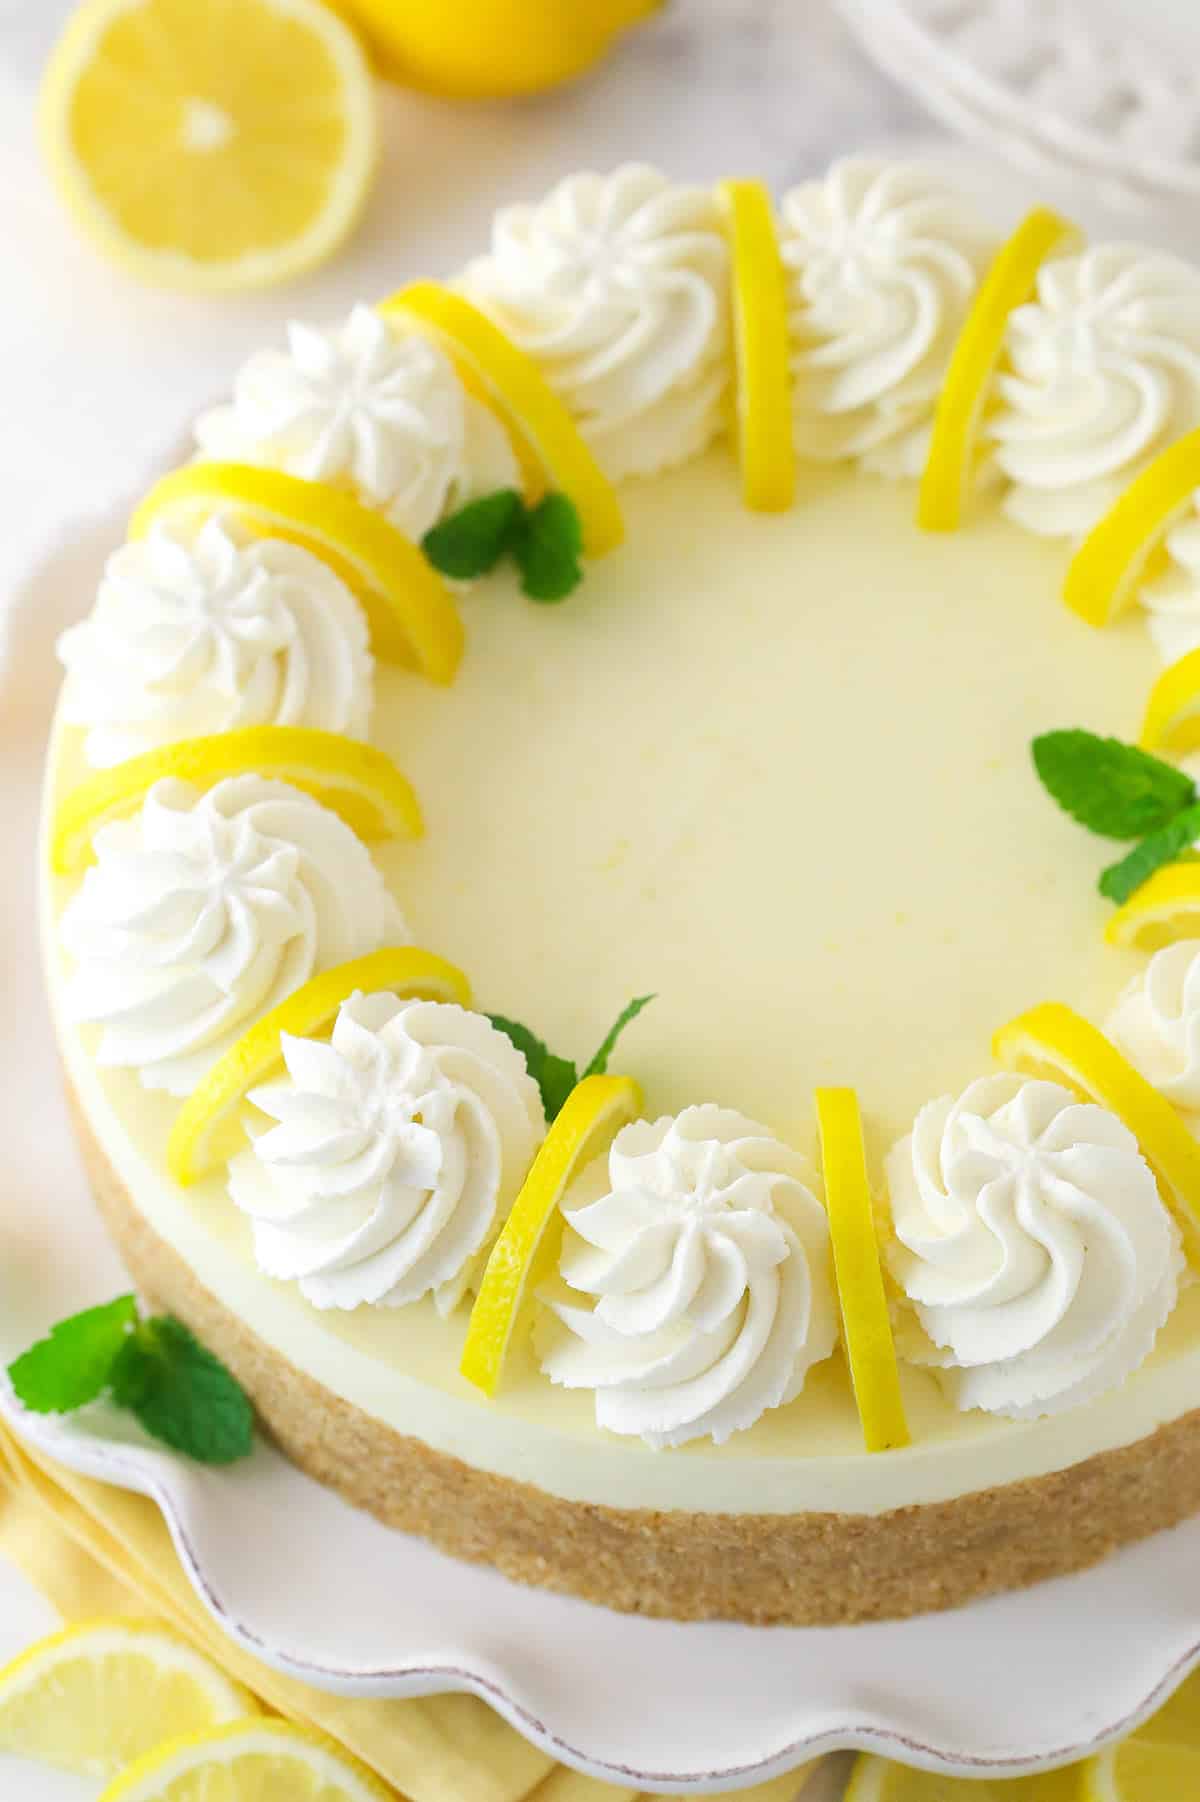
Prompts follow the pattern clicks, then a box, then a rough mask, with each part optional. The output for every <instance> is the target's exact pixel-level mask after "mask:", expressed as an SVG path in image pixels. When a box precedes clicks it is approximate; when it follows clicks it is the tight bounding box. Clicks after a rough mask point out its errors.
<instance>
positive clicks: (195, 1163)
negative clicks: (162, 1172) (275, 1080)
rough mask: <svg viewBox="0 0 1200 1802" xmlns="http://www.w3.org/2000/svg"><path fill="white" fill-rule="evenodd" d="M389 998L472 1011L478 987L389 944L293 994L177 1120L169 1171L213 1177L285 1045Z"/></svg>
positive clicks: (433, 960) (434, 960) (250, 1031)
mask: <svg viewBox="0 0 1200 1802" xmlns="http://www.w3.org/2000/svg"><path fill="white" fill-rule="evenodd" d="M360 989H361V990H362V992H363V993H364V994H378V993H379V992H380V991H384V992H386V993H388V994H392V995H396V996H399V997H400V998H401V999H404V998H406V997H409V996H420V997H421V999H422V1000H425V1001H455V1002H457V1003H458V1005H459V1006H460V1007H470V1005H471V987H470V984H469V983H468V981H467V979H466V977H465V976H464V975H463V973H462V971H461V970H460V969H458V968H457V967H456V966H455V965H454V964H451V963H447V962H446V960H445V958H444V957H438V956H437V955H436V953H434V952H432V951H422V950H421V949H420V948H419V947H418V946H416V945H389V946H385V947H384V948H383V949H382V950H381V951H369V952H368V953H367V955H366V956H365V957H354V958H351V959H350V961H349V962H348V963H344V964H337V965H335V967H334V968H333V969H332V970H323V971H322V972H321V973H320V975H318V976H313V977H311V978H310V980H309V981H308V982H306V983H304V984H302V985H301V987H300V988H298V989H294V990H293V991H292V993H291V994H290V995H288V996H287V997H286V998H285V999H284V1000H283V1001H281V1002H279V1004H278V1005H277V1006H276V1007H273V1008H271V1010H270V1012H269V1013H265V1014H263V1016H262V1018H261V1019H259V1020H256V1021H255V1022H254V1024H253V1026H249V1027H247V1029H246V1031H245V1032H244V1033H243V1034H242V1036H241V1038H240V1039H238V1040H237V1041H236V1043H235V1044H233V1045H231V1046H230V1047H229V1049H228V1051H226V1052H225V1053H224V1054H223V1055H222V1056H221V1057H219V1058H218V1059H217V1061H216V1063H215V1064H214V1065H213V1067H212V1069H211V1070H210V1071H209V1072H208V1074H207V1075H206V1076H204V1077H203V1078H202V1079H201V1081H200V1083H199V1085H198V1086H197V1087H196V1088H195V1089H193V1091H192V1093H191V1094H190V1095H189V1096H188V1098H187V1100H186V1101H185V1102H184V1104H183V1106H182V1107H181V1108H180V1110H179V1112H178V1113H177V1114H176V1116H175V1124H174V1125H173V1126H172V1128H171V1136H170V1138H169V1139H168V1140H167V1168H168V1169H169V1170H170V1172H171V1175H172V1176H173V1177H174V1178H175V1181H176V1182H177V1183H180V1184H182V1185H183V1187H184V1188H187V1187H188V1186H189V1185H190V1184H192V1183H195V1182H199V1181H200V1179H201V1177H203V1176H207V1175H208V1173H209V1171H210V1170H214V1169H215V1168H216V1167H217V1165H218V1164H220V1163H221V1162H222V1161H223V1160H224V1157H225V1156H227V1155H228V1151H229V1148H230V1147H231V1146H232V1145H233V1144H234V1143H235V1142H236V1141H240V1138H241V1134H240V1131H238V1130H236V1129H237V1125H238V1115H239V1113H240V1110H241V1105H242V1103H243V1101H244V1100H245V1099H246V1096H247V1094H248V1093H249V1091H250V1090H251V1089H252V1088H254V1087H255V1085H256V1084H257V1083H260V1082H263V1081H265V1079H266V1078H267V1077H268V1076H269V1075H270V1074H271V1072H272V1071H273V1070H274V1069H275V1068H276V1066H277V1065H278V1064H279V1061H280V1059H281V1057H282V1056H283V1052H282V1050H281V1047H280V1038H281V1035H282V1034H283V1033H285V1032H286V1033H290V1034H291V1036H292V1037H293V1038H297V1039H303V1038H311V1037H312V1036H313V1034H314V1033H318V1032H320V1031H321V1030H322V1028H324V1027H326V1026H328V1025H329V1024H330V1023H331V1022H332V1020H333V1019H334V1018H335V1016H336V1014H337V1011H338V1009H339V1007H341V1005H342V1003H343V1001H348V1000H349V998H350V996H351V995H354V994H357V993H358V991H359V990H360Z"/></svg>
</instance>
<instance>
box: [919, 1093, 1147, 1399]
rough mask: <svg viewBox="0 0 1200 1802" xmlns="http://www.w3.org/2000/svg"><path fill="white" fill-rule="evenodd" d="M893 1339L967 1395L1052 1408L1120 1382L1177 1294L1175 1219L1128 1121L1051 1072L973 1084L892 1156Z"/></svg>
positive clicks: (952, 1391)
mask: <svg viewBox="0 0 1200 1802" xmlns="http://www.w3.org/2000/svg"><path fill="white" fill-rule="evenodd" d="M887 1172H888V1182H889V1187H890V1191H891V1205H892V1217H893V1222H894V1225H895V1232H896V1242H895V1244H894V1245H893V1246H892V1247H891V1251H890V1264H891V1269H892V1274H893V1276H894V1277H895V1279H896V1281H897V1282H898V1284H899V1285H900V1287H901V1288H902V1289H903V1291H904V1293H905V1295H906V1296H907V1297H908V1299H909V1301H910V1302H911V1304H912V1308H913V1311H914V1312H915V1316H916V1321H917V1322H919V1327H920V1329H922V1330H921V1331H920V1332H918V1331H916V1330H915V1323H913V1322H911V1321H910V1322H908V1323H907V1326H908V1330H907V1331H906V1330H904V1327H905V1323H902V1326H901V1331H900V1333H899V1334H898V1344H899V1347H900V1349H901V1351H902V1354H903V1355H906V1356H908V1357H909V1358H910V1359H911V1360H912V1361H913V1362H915V1363H921V1362H924V1363H928V1364H932V1365H936V1366H940V1371H939V1374H940V1376H941V1380H942V1382H943V1384H944V1386H945V1388H946V1390H947V1393H948V1395H949V1397H950V1399H951V1400H952V1401H953V1403H954V1404H955V1406H957V1407H959V1408H983V1409H986V1410H987V1411H988V1412H990V1413H994V1414H1003V1415H1007V1416H1009V1417H1010V1418H1012V1419H1015V1420H1032V1419H1035V1418H1037V1417H1038V1416H1040V1415H1044V1414H1055V1413H1059V1412H1061V1411H1063V1410H1064V1409H1067V1408H1072V1407H1075V1406H1077V1405H1078V1404H1079V1403H1081V1402H1084V1401H1088V1400H1090V1399H1091V1398H1092V1397H1093V1396H1097V1395H1102V1394H1103V1393H1104V1392H1105V1391H1106V1390H1109V1389H1112V1388H1115V1387H1116V1386H1117V1385H1118V1384H1119V1383H1121V1382H1123V1381H1124V1380H1125V1378H1126V1377H1128V1376H1129V1375H1130V1374H1131V1373H1132V1372H1133V1371H1134V1370H1136V1369H1137V1367H1138V1365H1139V1364H1141V1363H1142V1361H1143V1359H1144V1358H1146V1357H1147V1355H1148V1354H1149V1352H1150V1350H1151V1349H1152V1347H1153V1345H1154V1340H1155V1337H1156V1335H1157V1333H1158V1330H1159V1328H1160V1327H1161V1326H1162V1324H1163V1322H1164V1321H1165V1320H1166V1318H1167V1316H1168V1315H1169V1314H1170V1312H1171V1310H1172V1308H1173V1307H1174V1306H1175V1301H1176V1297H1177V1293H1178V1286H1179V1279H1180V1275H1181V1272H1182V1269H1183V1254H1182V1250H1181V1245H1180V1236H1179V1230H1178V1228H1177V1227H1176V1225H1175V1223H1174V1221H1173V1220H1172V1218H1171V1216H1170V1215H1169V1213H1168V1212H1167V1210H1166V1208H1165V1207H1164V1206H1163V1203H1162V1201H1161V1199H1160V1197H1159V1193H1158V1187H1157V1184H1156V1183H1155V1180H1154V1177H1153V1175H1152V1174H1151V1172H1150V1169H1149V1167H1148V1165H1147V1164H1146V1163H1145V1161H1144V1159H1143V1158H1142V1156H1141V1154H1140V1152H1139V1150H1138V1147H1137V1142H1136V1140H1135V1139H1134V1137H1133V1135H1132V1133H1130V1132H1129V1131H1128V1129H1127V1128H1126V1127H1125V1126H1124V1125H1123V1124H1122V1123H1121V1121H1120V1120H1118V1119H1117V1117H1116V1115H1115V1114H1111V1113H1109V1112H1108V1111H1107V1109H1105V1108H1101V1107H1096V1106H1093V1105H1091V1104H1085V1103H1082V1102H1079V1101H1077V1100H1076V1099H1075V1097H1074V1096H1073V1095H1072V1094H1070V1093H1069V1091H1068V1090H1066V1089H1064V1088H1060V1087H1059V1085H1058V1084H1057V1083H1050V1082H1036V1081H1028V1080H1025V1079H1024V1078H1022V1077H1019V1076H989V1077H983V1078H982V1079H981V1080H979V1081H978V1082H973V1083H972V1084H971V1085H970V1087H969V1088H967V1089H966V1090H965V1091H964V1092H963V1094H962V1095H960V1096H959V1097H958V1099H957V1100H952V1099H951V1098H950V1097H949V1096H945V1097H943V1098H942V1099H941V1100H939V1101H932V1102H930V1103H929V1104H928V1105H927V1106H926V1107H924V1108H922V1110H921V1112H920V1113H919V1114H918V1116H917V1119H916V1122H915V1124H914V1127H913V1131H912V1133H911V1135H910V1136H909V1137H908V1138H906V1139H903V1140H901V1142H900V1143H899V1144H898V1145H896V1146H894V1147H893V1149H892V1151H891V1152H890V1153H889V1156H888V1160H887Z"/></svg>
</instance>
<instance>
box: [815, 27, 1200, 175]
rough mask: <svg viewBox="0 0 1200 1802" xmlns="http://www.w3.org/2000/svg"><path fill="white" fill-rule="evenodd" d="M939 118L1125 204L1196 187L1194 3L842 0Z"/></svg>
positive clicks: (1198, 87) (1199, 88)
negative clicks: (1087, 180) (1094, 184)
mask: <svg viewBox="0 0 1200 1802" xmlns="http://www.w3.org/2000/svg"><path fill="white" fill-rule="evenodd" d="M841 5H842V10H843V12H844V13H845V14H846V16H847V18H848V19H849V20H850V22H851V23H852V24H853V25H854V26H855V28H856V30H857V31H858V34H859V36H860V37H861V38H862V40H863V43H864V44H865V45H866V47H867V49H868V50H869V51H870V52H871V54H872V55H873V56H874V57H875V58H876V60H877V61H878V62H880V63H881V64H882V66H883V67H884V68H885V69H887V70H888V71H889V73H891V74H893V75H894V76H895V77H896V78H897V79H899V80H900V81H902V82H904V83H905V84H906V85H908V86H910V87H912V88H913V89H914V90H915V91H916V92H917V93H918V95H919V96H920V98H921V99H922V100H923V101H924V102H925V104H926V105H927V106H928V107H929V108H930V110H931V111H932V112H933V113H934V114H935V115H936V116H937V117H938V118H940V119H941V120H942V121H943V123H945V124H948V125H950V126H951V127H952V128H953V129H954V130H956V131H965V132H967V133H969V134H970V135H972V136H974V137H976V138H977V139H978V140H979V141H981V142H983V143H985V144H986V145H988V147H989V148H991V149H993V150H998V151H1000V152H1001V153H1002V154H1005V155H1006V156H1008V157H1009V158H1011V159H1013V160H1015V161H1017V162H1019V163H1021V164H1022V165H1023V166H1025V167H1032V168H1037V169H1039V170H1045V171H1057V172H1060V173H1061V172H1062V171H1063V170H1064V169H1067V170H1073V171H1074V172H1075V173H1076V174H1077V175H1078V176H1090V177H1091V178H1092V179H1093V180H1094V181H1099V182H1100V183H1101V184H1103V188H1104V193H1105V197H1106V198H1107V200H1108V201H1109V202H1110V203H1113V204H1118V205H1122V206H1123V207H1124V208H1125V209H1126V210H1129V209H1139V208H1145V207H1147V206H1151V207H1155V208H1157V209H1159V210H1172V209H1179V208H1181V207H1183V206H1186V204H1187V203H1188V202H1189V201H1190V202H1191V203H1192V204H1193V205H1194V202H1195V199H1196V197H1197V196H1198V195H1200V6H1197V5H1196V0H841Z"/></svg>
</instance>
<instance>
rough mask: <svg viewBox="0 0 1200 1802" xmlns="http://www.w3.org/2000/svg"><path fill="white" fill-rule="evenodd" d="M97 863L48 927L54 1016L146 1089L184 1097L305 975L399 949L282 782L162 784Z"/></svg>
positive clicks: (369, 890) (387, 900) (355, 848)
mask: <svg viewBox="0 0 1200 1802" xmlns="http://www.w3.org/2000/svg"><path fill="white" fill-rule="evenodd" d="M95 851H96V862H95V863H94V864H93V865H92V867H91V868H90V869H89V870H88V871H87V873H86V875H85V876H84V878H83V881H82V883H81V884H80V886H79V889H78V890H77V891H76V893H75V895H74V896H73V897H72V899H71V900H70V901H69V902H68V904H67V906H66V907H65V908H64V910H63V914H62V921H61V933H62V943H63V946H64V948H65V949H66V951H67V952H68V954H69V955H70V956H71V957H72V958H73V959H74V960H75V967H74V969H73V971H72V973H71V975H70V977H69V979H68V982H67V986H66V1005H67V1011H68V1013H69V1016H70V1018H71V1020H72V1021H74V1022H75V1023H77V1024H84V1023H87V1024H93V1025H98V1026H99V1027H100V1028H101V1032H100V1042H99V1048H98V1051H97V1053H96V1056H97V1061H98V1062H99V1063H101V1064H107V1065H117V1066H121V1067H123V1068H129V1069H134V1070H136V1071H137V1073H138V1075H139V1077H140V1078H141V1081H142V1083H143V1084H144V1086H145V1087H146V1088H148V1089H166V1090H167V1091H168V1092H169V1093H170V1094H172V1095H186V1094H188V1093H189V1092H190V1090H191V1089H192V1088H193V1087H194V1085H195V1084H196V1083H197V1082H198V1081H199V1079H200V1078H201V1077H202V1076H203V1074H204V1072H205V1071H206V1070H207V1069H208V1068H209V1066H210V1065H211V1064H212V1063H213V1061H214V1060H215V1059H216V1058H217V1057H218V1056H219V1055H220V1054H221V1052H223V1051H225V1050H226V1049H227V1048H228V1046H229V1045H231V1044H232V1043H233V1041H234V1040H235V1039H236V1038H237V1037H238V1036H239V1035H240V1034H241V1033H242V1032H243V1031H244V1030H245V1029H246V1027H247V1026H249V1025H250V1024H251V1022H252V1021H253V1020H254V1019H255V1018H257V1016H258V1015H259V1014H261V1013H263V1012H265V1011H266V1009H267V1008H270V1007H273V1006H274V1005H275V1004H276V1002H279V1001H282V1000H283V999H284V997H285V996H287V995H289V994H291V992H292V990H293V989H295V988H298V987H299V986H300V984H301V983H303V982H307V981H308V979H309V977H310V976H312V975H314V974H316V973H317V972H318V971H319V970H322V969H325V968H327V967H329V966H330V965H333V964H338V963H342V962H343V961H344V960H345V959H347V958H351V957H360V956H363V955H365V953H366V952H368V951H374V950H376V949H377V948H378V947H379V946H380V945H382V944H384V943H391V944H395V943H398V942H399V943H403V942H404V940H405V939H406V937H407V934H406V932H405V930H404V927H403V923H402V922H401V920H400V918H399V916H398V914H397V912H396V909H395V906H394V904H393V902H392V900H391V897H390V896H389V894H388V891H387V889H386V887H385V886H384V882H383V878H382V877H381V876H380V874H379V872H378V870H377V869H376V868H375V865H374V864H373V863H372V861H371V858H370V856H369V855H368V853H367V851H366V850H365V848H364V847H363V846H362V845H361V844H360V843H359V841H358V839H357V838H356V837H355V836H354V834H353V832H351V830H350V828H349V827H348V826H346V825H344V824H343V823H342V821H341V820H340V819H338V817H337V815H336V814H333V813H330V812H329V810H328V808H325V807H322V806H321V805H320V804H319V803H318V802H316V801H314V800H313V799H312V798H311V797H310V796H308V795H304V794H301V793H300V791H299V790H298V789H294V788H289V787H288V786H287V785H286V784H285V783H282V782H267V781H264V780H263V779H262V778H261V777H259V776H234V777H231V778H229V779H228V780H227V781H224V782H218V783H217V784H216V785H215V787H213V788H211V789H209V790H208V791H207V793H203V794H201V793H198V792H197V790H196V789H195V788H193V787H192V786H191V785H190V784H189V783H186V782H181V781H178V780H176V779H175V778H173V777H169V778H167V779H165V780H163V781H161V782H156V783H155V784H154V786H153V787H152V788H151V789H150V791H149V793H148V794H147V796H146V799H145V801H144V802H143V804H142V808H141V811H140V812H139V813H138V814H137V815H136V817H135V818H133V819H130V820H120V821H117V822H115V823H114V824H112V825H108V826H103V827H101V828H100V829H99V831H98V832H97V833H96V835H95Z"/></svg>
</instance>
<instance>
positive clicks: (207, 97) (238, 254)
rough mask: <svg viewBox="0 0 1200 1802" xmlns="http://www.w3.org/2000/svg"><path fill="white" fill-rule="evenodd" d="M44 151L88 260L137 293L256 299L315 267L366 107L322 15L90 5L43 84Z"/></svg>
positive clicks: (167, 0) (344, 213)
mask: <svg viewBox="0 0 1200 1802" xmlns="http://www.w3.org/2000/svg"><path fill="white" fill-rule="evenodd" d="M41 127H42V141H43V144H44V147H45V151H46V156H47V160H48V161H49V163H50V167H51V169H52V170H53V172H54V175H55V177H56V179H57V182H58V186H59V189H60V191H61V193H62V196H63V198H64V200H65V201H66V202H67V204H68V206H69V207H70V208H71V211H72V212H73V213H74V215H75V217H76V218H77V219H78V221H79V223H80V225H81V226H82V227H83V228H84V230H85V231H86V232H87V233H88V235H89V236H90V237H91V238H92V239H93V240H94V242H95V243H96V244H97V245H98V247H99V248H100V249H101V250H102V251H104V252H106V253H107V254H108V255H109V256H111V257H113V258H114V259H115V260H116V261H117V262H119V263H122V264H124V265H125V267H126V268H127V269H128V270H129V271H130V273H131V274H133V275H136V276H140V277H141V278H142V279H143V280H145V281H150V282H159V283H164V284H166V285H168V286H171V287H180V288H193V289H204V290H209V291H214V290H228V289H234V288H253V287H261V286H264V285H265V284H267V283H270V282H279V281H285V280H287V279H289V278H290V277H291V276H294V275H297V274H298V273H299V272H300V271H301V270H303V269H308V268H311V267H312V266H313V265H314V264H316V263H320V262H322V261H324V259H325V258H326V257H327V256H329V254H330V253H331V251H333V250H334V249H336V247H337V245H338V244H339V243H340V242H341V240H342V239H343V238H344V237H345V236H346V233H347V232H348V231H349V230H350V228H351V226H352V225H353V224H354V223H355V221H356V220H357V218H358V215H359V212H360V210H361V207H362V203H363V201H364V199H365V198H366V193H367V188H368V186H369V183H370V178H371V174H372V171H373V169H374V165H375V154H376V117H375V95H374V90H373V84H372V81H371V76H370V72H369V70H368V68H367V64H366V59H365V58H364V56H363V53H362V51H361V49H360V48H359V45H358V42H357V40H356V39H355V37H354V35H353V33H352V32H351V31H349V30H348V29H347V27H346V26H345V25H344V24H343V23H342V21H341V20H340V19H338V18H337V16H336V15H335V14H334V13H332V12H331V11H330V9H329V8H328V7H326V6H322V5H319V4H317V0H222V4H221V11H220V17H219V21H217V20H214V17H213V15H212V13H211V11H210V9H209V8H207V7H204V6H189V5H187V4H186V0H85V3H84V5H82V6H80V7H79V8H77V10H76V11H75V12H74V13H73V14H72V16H71V21H70V23H69V24H68V26H67V28H66V30H65V31H64V33H63V35H62V37H61V38H60V39H59V41H58V43H57V45H56V47H55V49H54V52H53V54H52V55H51V58H50V62H49V65H48V67H47V70H46V76H45V80H44V82H43V84H42V95H41Z"/></svg>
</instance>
